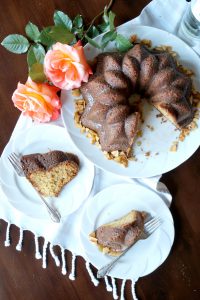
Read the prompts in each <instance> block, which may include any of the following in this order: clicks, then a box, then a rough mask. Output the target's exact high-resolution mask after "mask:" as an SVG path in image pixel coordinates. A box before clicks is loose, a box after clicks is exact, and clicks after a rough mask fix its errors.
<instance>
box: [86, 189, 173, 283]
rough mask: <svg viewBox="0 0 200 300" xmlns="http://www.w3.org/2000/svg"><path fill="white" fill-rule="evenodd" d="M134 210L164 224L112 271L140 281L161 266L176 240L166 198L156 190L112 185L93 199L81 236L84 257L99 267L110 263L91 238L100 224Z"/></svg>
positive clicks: (120, 276) (90, 202) (127, 254)
mask: <svg viewBox="0 0 200 300" xmlns="http://www.w3.org/2000/svg"><path fill="white" fill-rule="evenodd" d="M132 209H135V210H139V211H146V212H147V213H149V214H150V215H151V216H152V217H154V216H156V217H160V218H161V220H162V224H161V225H160V227H159V228H158V229H157V230H156V231H155V232H154V233H153V234H152V235H151V236H150V237H149V238H148V239H146V240H141V241H138V242H137V243H136V244H135V245H134V246H133V247H132V248H131V249H130V250H129V251H128V252H127V253H126V254H125V255H124V256H123V257H122V258H121V259H120V260H119V261H118V263H117V264H116V266H115V267H114V268H113V269H112V270H111V272H110V274H109V275H111V276H113V277H116V278H123V279H133V280H135V281H136V280H137V279H138V278H139V277H142V276H145V275H147V274H149V273H151V272H153V271H154V270H155V269H156V268H158V267H159V266H160V265H161V264H162V263H163V262H164V260H165V259H166V258H167V256H168V254H169V252H170V249H171V247H172V244H173V241H174V224H173V219H172V216H171V213H170V211H169V209H168V207H167V206H166V204H165V203H164V202H163V200H162V199H161V198H160V197H159V196H158V195H157V194H156V193H154V192H153V191H150V190H149V189H147V188H144V187H142V186H140V185H137V184H118V185H113V186H110V187H109V188H106V189H104V190H102V191H101V192H100V193H98V194H96V195H95V196H94V198H92V199H90V200H89V202H88V203H87V206H86V208H85V210H84V212H83V215H82V224H81V232H80V238H81V243H82V247H83V250H84V252H85V257H86V258H87V259H88V260H89V261H90V262H91V263H92V264H93V265H94V266H95V267H96V268H97V269H99V268H101V267H103V266H104V265H106V264H107V263H109V262H111V261H112V259H113V257H111V256H109V255H105V254H103V253H102V252H100V251H99V250H98V248H97V247H96V246H95V245H94V244H92V243H91V242H90V241H89V238H88V235H89V233H91V232H93V231H94V230H95V229H96V228H97V227H99V226H100V225H103V224H105V223H108V222H111V221H114V220H115V219H118V218H120V217H122V216H123V215H125V214H126V213H128V212H130V211H131V210H132Z"/></svg>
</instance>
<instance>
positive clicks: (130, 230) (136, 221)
mask: <svg viewBox="0 0 200 300" xmlns="http://www.w3.org/2000/svg"><path fill="white" fill-rule="evenodd" d="M145 218H146V213H144V212H139V211H135V210H132V211H130V212H129V213H128V214H127V215H125V216H123V217H122V218H120V219H118V220H115V221H114V222H111V223H107V224H104V225H102V226H100V227H99V228H97V229H96V230H95V231H94V232H92V233H91V234H90V235H89V239H90V241H91V242H93V243H94V244H95V245H97V246H98V248H99V250H100V251H102V252H103V253H105V254H109V255H113V256H117V255H120V254H121V253H122V252H123V251H124V250H125V249H126V248H128V247H129V246H131V245H132V244H133V243H134V242H135V241H136V240H137V239H138V238H139V237H140V235H141V234H142V232H143V229H144V220H145Z"/></svg>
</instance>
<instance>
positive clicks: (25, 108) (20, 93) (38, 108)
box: [12, 77, 61, 122]
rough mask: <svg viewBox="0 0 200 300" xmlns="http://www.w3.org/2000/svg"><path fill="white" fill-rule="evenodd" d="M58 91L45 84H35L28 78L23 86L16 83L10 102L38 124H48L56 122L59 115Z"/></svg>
mask: <svg viewBox="0 0 200 300" xmlns="http://www.w3.org/2000/svg"><path fill="white" fill-rule="evenodd" d="M58 91H59V89H58V88H56V87H54V86H51V85H49V84H47V83H35V82H33V81H32V80H31V78H30V77H29V78H28V80H27V82H26V83H25V84H21V83H20V82H19V83H18V85H17V89H16V90H15V91H14V93H13V96H12V101H13V102H14V105H15V106H16V107H17V108H18V109H19V110H21V111H22V113H23V115H25V116H29V117H31V118H32V119H33V120H36V121H39V122H49V121H50V120H56V119H57V118H58V117H59V114H60V108H61V102H60V99H59V97H58V95H57V92H58Z"/></svg>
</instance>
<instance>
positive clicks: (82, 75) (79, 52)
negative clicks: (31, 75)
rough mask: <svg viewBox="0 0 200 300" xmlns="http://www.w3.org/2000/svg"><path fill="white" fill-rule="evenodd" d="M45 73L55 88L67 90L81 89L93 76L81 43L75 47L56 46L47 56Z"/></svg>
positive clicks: (57, 44) (58, 44) (59, 44)
mask: <svg viewBox="0 0 200 300" xmlns="http://www.w3.org/2000/svg"><path fill="white" fill-rule="evenodd" d="M44 72H45V74H46V76H47V78H48V79H49V80H50V81H51V82H52V83H53V84H54V85H55V86H57V87H59V88H60V89H65V90H71V89H74V88H79V87H80V86H81V82H82V81H83V82H87V81H88V77H89V75H90V74H92V70H91V68H90V66H89V65H88V63H87V61H86V58H85V54H84V51H83V47H82V45H81V42H80V41H79V42H78V43H76V44H75V45H74V46H69V45H66V44H61V43H56V44H54V45H53V47H52V50H49V51H48V52H47V54H46V56H45V59H44Z"/></svg>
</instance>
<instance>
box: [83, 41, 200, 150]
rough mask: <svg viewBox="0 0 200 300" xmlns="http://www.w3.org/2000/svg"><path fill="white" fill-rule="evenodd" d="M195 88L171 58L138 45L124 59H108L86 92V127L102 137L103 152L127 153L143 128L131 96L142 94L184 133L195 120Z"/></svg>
mask: <svg viewBox="0 0 200 300" xmlns="http://www.w3.org/2000/svg"><path fill="white" fill-rule="evenodd" d="M191 88H192V82H191V79H190V78H189V77H188V76H186V75H185V74H183V73H181V72H180V71H179V69H178V67H177V64H176V62H175V61H174V59H173V57H172V56H171V54H169V53H167V52H158V51H153V50H152V51H151V50H149V49H148V48H147V47H145V46H144V45H141V44H136V45H135V46H134V47H133V48H132V49H130V50H129V51H128V52H127V53H125V54H124V55H122V54H120V53H117V52H116V53H103V54H100V55H99V56H98V57H97V65H96V71H95V73H94V75H93V76H91V77H90V78H89V81H88V82H87V83H84V84H83V85H82V87H81V93H82V96H83V99H84V100H85V101H86V107H85V110H84V112H83V114H82V116H81V124H82V125H83V126H85V127H87V128H89V129H92V130H94V131H95V132H97V134H98V135H99V138H100V144H101V148H102V150H103V151H107V152H111V151H115V150H121V151H124V152H128V151H129V149H130V147H131V146H132V144H133V141H134V137H135V135H136V132H137V129H138V124H139V113H138V112H134V111H132V108H131V106H130V105H129V101H128V98H129V97H130V95H131V94H133V93H135V92H139V93H140V94H141V95H142V96H143V97H145V98H147V99H148V100H149V101H150V103H152V104H153V105H154V106H155V107H156V108H157V109H158V110H159V111H160V112H161V113H162V114H163V115H164V116H166V117H167V118H168V119H169V120H170V121H171V122H173V123H174V124H175V126H176V127H177V128H179V129H180V128H182V127H185V126H186V125H188V124H189V123H190V122H191V121H192V119H193V115H194V112H193V109H192V105H191V103H190V100H189V99H190V95H191Z"/></svg>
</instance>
